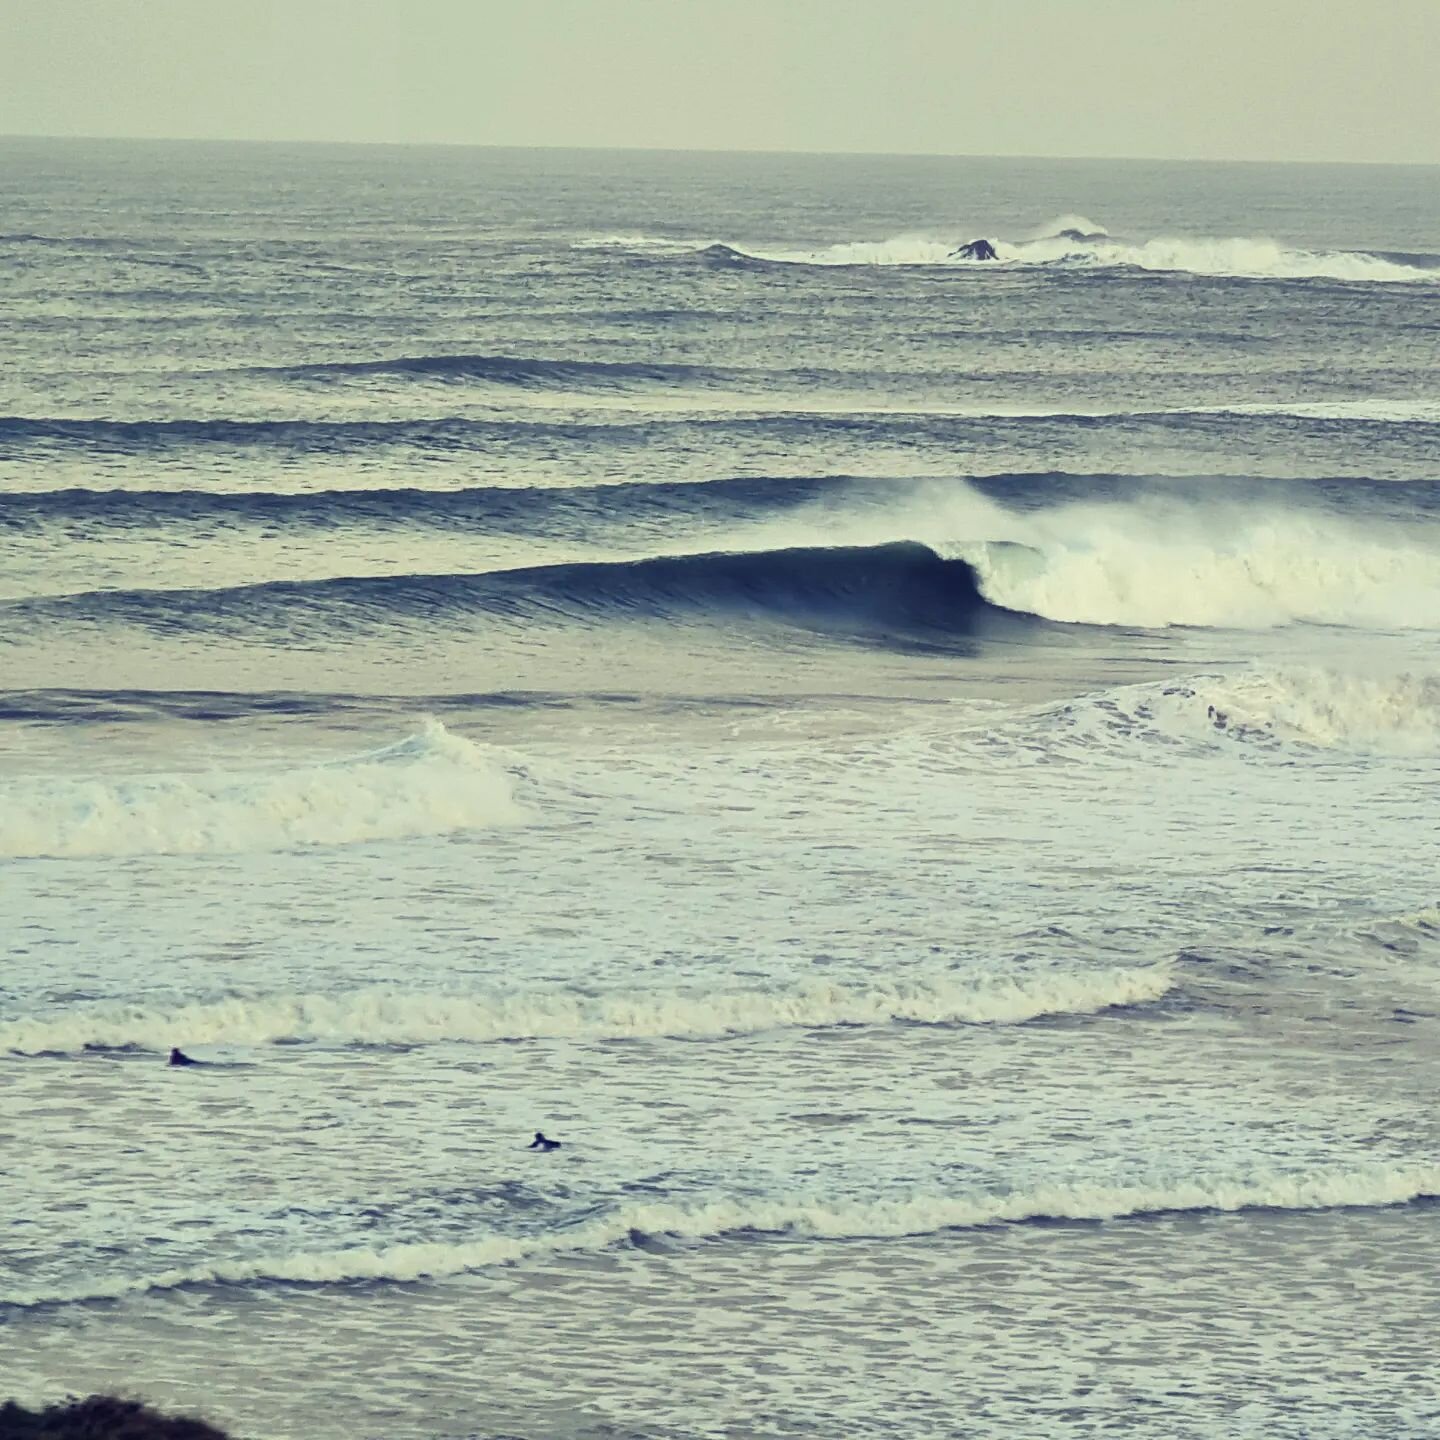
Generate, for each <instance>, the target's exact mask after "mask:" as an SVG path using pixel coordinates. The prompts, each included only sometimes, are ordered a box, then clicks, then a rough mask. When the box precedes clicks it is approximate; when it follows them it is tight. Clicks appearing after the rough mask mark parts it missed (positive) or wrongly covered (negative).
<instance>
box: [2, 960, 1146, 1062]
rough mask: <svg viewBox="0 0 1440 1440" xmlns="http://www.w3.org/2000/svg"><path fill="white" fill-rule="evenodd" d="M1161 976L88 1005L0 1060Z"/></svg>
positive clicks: (983, 999)
mask: <svg viewBox="0 0 1440 1440" xmlns="http://www.w3.org/2000/svg"><path fill="white" fill-rule="evenodd" d="M1171 983H1172V977H1171V975H1170V972H1169V970H1168V969H1166V968H1164V967H1159V966H1155V967H1141V968H1135V969H1111V970H1096V971H1090V972H1075V973H1064V974H1044V973H1042V974H1035V975H1025V976H1018V977H1015V978H1013V979H1009V980H986V981H973V980H965V979H962V978H960V977H958V976H945V975H938V976H931V977H929V978H928V979H917V980H907V981H904V982H894V983H883V982H881V983H872V984H851V985H840V984H832V983H827V982H818V981H812V982H809V983H805V984H800V985H791V986H783V987H782V986H777V987H775V988H774V989H766V990H760V989H753V990H731V991H723V990H722V991H710V992H703V993H696V992H690V991H680V990H651V991H646V990H621V991H613V992H610V993H602V994H599V995H587V994H581V993H578V992H574V991H566V990H543V991H494V992H492V993H489V994H473V993H472V994H449V993H444V992H428V993H427V992H415V991H402V990H396V989H389V988H370V989H362V990H354V991H351V992H349V993H348V994H342V995H335V996H327V995H258V996H250V997H245V996H235V997H231V998H227V999H223V1000H216V1001H213V1002H209V1003H205V1004H193V1005H181V1006H176V1007H172V1008H162V1007H157V1008H147V1007H139V1006H115V1007H97V1008H95V1009H92V1010H87V1011H81V1012H75V1011H71V1012H68V1013H67V1014H65V1015H64V1016H61V1017H58V1018H45V1019H35V1020H18V1021H12V1022H11V1023H9V1024H6V1025H3V1026H0V1052H3V1051H6V1050H9V1051H15V1052H19V1053H22V1054H36V1053H40V1052H56V1051H74V1050H79V1049H81V1048H83V1047H84V1046H86V1045H97V1046H123V1045H138V1046H142V1047H148V1048H151V1049H155V1050H163V1049H165V1048H166V1047H167V1046H169V1045H171V1044H173V1043H175V1041H174V1037H176V1036H181V1037H183V1039H184V1041H185V1043H186V1044H190V1045H200V1044H207V1045H208V1044H214V1045H264V1044H269V1043H273V1042H276V1041H280V1040H288V1041H296V1040H305V1041H316V1042H322V1043H326V1044H341V1045H344V1044H357V1043H366V1044H416V1043H424V1042H427V1041H446V1040H450V1041H468V1042H486V1041H493V1040H520V1039H562V1038H563V1039H588V1040H606V1039H624V1038H630V1037H640V1036H674V1037H681V1038H688V1039H713V1038H719V1037H722V1036H726V1035H740V1034H750V1033H754V1032H757V1031H764V1030H778V1029H790V1028H803V1029H810V1028H816V1029H818V1028H822V1027H826V1026H834V1025H885V1024H890V1023H892V1022H894V1021H910V1022H914V1023H921V1024H934V1025H946V1024H1019V1023H1022V1022H1024V1021H1026V1020H1033V1019H1035V1018H1037V1017H1038V1016H1041V1015H1067V1014H1068V1015H1086V1014H1092V1013H1094V1012H1096V1011H1100V1010H1105V1009H1109V1008H1111V1007H1114V1006H1123V1005H1138V1004H1144V1003H1146V1002H1148V1001H1152V1000H1158V999H1159V998H1160V997H1161V996H1162V995H1164V994H1165V992H1166V991H1167V990H1168V989H1169V988H1170V986H1171Z"/></svg>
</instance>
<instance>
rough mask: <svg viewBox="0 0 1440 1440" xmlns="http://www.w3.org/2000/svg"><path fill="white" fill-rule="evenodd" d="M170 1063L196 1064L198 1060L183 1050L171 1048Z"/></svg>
mask: <svg viewBox="0 0 1440 1440" xmlns="http://www.w3.org/2000/svg"><path fill="white" fill-rule="evenodd" d="M170 1063H171V1064H172V1065H198V1064H199V1063H200V1062H199V1061H198V1060H192V1059H191V1058H190V1057H189V1056H188V1055H187V1054H186V1053H185V1052H184V1051H183V1050H171V1052H170Z"/></svg>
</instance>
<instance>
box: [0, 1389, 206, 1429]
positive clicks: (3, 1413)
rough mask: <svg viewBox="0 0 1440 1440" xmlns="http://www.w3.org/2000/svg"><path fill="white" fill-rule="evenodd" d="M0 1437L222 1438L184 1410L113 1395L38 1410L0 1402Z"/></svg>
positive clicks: (9, 1401) (70, 1401)
mask: <svg viewBox="0 0 1440 1440" xmlns="http://www.w3.org/2000/svg"><path fill="white" fill-rule="evenodd" d="M0 1440H227V1437H226V1434H225V1432H224V1431H223V1430H217V1429H216V1428H215V1427H214V1426H213V1425H207V1424H206V1423H205V1422H204V1421H203V1420H196V1419H194V1418H192V1417H191V1416H188V1415H162V1414H161V1413H160V1412H159V1411H158V1410H152V1409H151V1408H150V1407H149V1406H148V1405H143V1404H141V1402H140V1401H138V1400H121V1399H120V1398H119V1397H118V1396H115V1395H91V1396H89V1397H88V1398H87V1399H84V1400H75V1399H67V1400H64V1401H62V1402H60V1403H58V1404H55V1405H47V1406H46V1407H45V1408H44V1409H43V1410H27V1409H26V1408H25V1407H24V1406H23V1405H17V1404H16V1403H15V1402H14V1401H13V1400H7V1401H6V1402H5V1404H4V1405H0Z"/></svg>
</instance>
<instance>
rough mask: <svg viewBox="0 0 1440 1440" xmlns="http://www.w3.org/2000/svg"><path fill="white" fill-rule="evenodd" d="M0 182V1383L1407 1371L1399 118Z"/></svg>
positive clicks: (1410, 893)
mask: <svg viewBox="0 0 1440 1440" xmlns="http://www.w3.org/2000/svg"><path fill="white" fill-rule="evenodd" d="M0 189H3V197H4V225H3V228H4V231H5V233H4V235H3V236H0V256H3V259H4V265H5V269H4V272H3V275H4V278H3V281H0V284H3V286H4V292H5V320H6V339H5V341H4V345H5V358H6V364H5V365H4V367H3V369H0V534H3V546H0V606H3V625H0V861H3V877H0V887H3V888H0V933H3V945H4V969H3V974H0V1123H3V1127H4V1130H5V1132H6V1140H7V1146H6V1157H7V1163H6V1165H5V1167H4V1171H5V1174H4V1178H3V1179H0V1377H3V1388H4V1389H6V1390H8V1391H10V1392H12V1393H14V1394H16V1395H18V1396H20V1397H22V1398H28V1399H39V1398H53V1397H55V1396H58V1395H60V1394H63V1393H65V1392H67V1391H83V1390H85V1389H89V1388H93V1387H99V1386H119V1387H121V1388H125V1389H127V1390H130V1391H138V1392H140V1393H144V1394H147V1395H149V1396H151V1397H152V1398H154V1399H156V1400H158V1401H161V1402H162V1403H167V1404H181V1405H186V1406H190V1407H193V1408H198V1409H202V1410H204V1411H206V1412H207V1413H209V1414H210V1415H212V1416H213V1417H215V1418H216V1419H218V1420H221V1421H222V1422H226V1423H229V1424H230V1425H232V1426H233V1427H234V1428H235V1429H236V1430H237V1432H238V1433H240V1434H242V1435H254V1436H267V1437H275V1436H278V1437H285V1436H296V1437H298V1436H302V1435H303V1436H306V1437H336V1440H338V1437H341V1436H345V1437H350V1436H354V1435H356V1434H363V1435H382V1434H383V1435H387V1436H396V1437H436V1436H444V1435H458V1434H479V1435H491V1434H498V1433H501V1432H504V1433H509V1434H524V1435H530V1436H535V1437H540V1436H547V1437H548V1436H556V1435H600V1434H606V1435H616V1434H618V1435H629V1434H632V1433H635V1434H640V1433H643V1434H646V1435H674V1436H682V1435H683V1436H721V1435H724V1436H760V1435H775V1436H800V1435H826V1436H835V1435H846V1436H871V1435H873V1436H880V1435H886V1436H890V1435H898V1436H906V1437H910V1436H915V1437H921V1436H931V1435H937V1436H938V1435H954V1434H965V1435H973V1436H997V1437H998V1436H1006V1437H1013V1436H1017V1435H1044V1436H1082V1435H1093V1434H1100V1433H1105V1434H1120V1435H1134V1436H1161V1435H1163V1436H1167V1437H1168V1436H1194V1437H1201V1436H1206V1437H1208V1436H1220V1435H1226V1436H1229V1435H1255V1436H1262V1435H1263V1436H1277V1437H1290V1436H1295V1437H1298V1436H1302V1435H1303V1436H1307V1437H1332V1436H1334V1437H1339V1436H1361V1435H1364V1436H1375V1435H1386V1436H1406V1435H1414V1436H1421V1435H1432V1434H1434V1433H1435V1431H1436V1429H1437V1427H1440V1384H1437V1381H1436V1376H1435V1372H1434V1367H1433V1354H1434V1348H1435V1344H1436V1342H1437V1340H1440V1328H1437V1319H1440V1316H1437V1306H1436V1302H1435V1300H1434V1298H1433V1286H1432V1285H1431V1284H1430V1280H1429V1276H1430V1271H1431V1266H1430V1263H1429V1260H1430V1255H1431V1253H1432V1251H1433V1248H1434V1244H1435V1241H1436V1214H1437V1211H1436V1209H1435V1205H1434V1197H1436V1196H1437V1195H1440V1151H1437V1144H1440V1121H1437V1119H1436V1116H1435V1111H1434V1105H1433V1097H1434V1095H1435V1093H1436V1089H1437V1085H1440V1058H1437V1050H1436V1043H1435V1042H1436V1036H1437V1028H1436V1027H1437V1024H1440V972H1437V965H1440V908H1437V905H1440V885H1437V878H1436V876H1437V866H1436V861H1437V818H1436V817H1437V815H1440V808H1437V805H1436V798H1437V790H1436V760H1437V755H1440V666H1437V662H1436V658H1435V648H1434V647H1435V640H1436V633H1437V631H1440V543H1437V542H1440V390H1437V388H1436V381H1435V377H1436V375H1437V373H1440V368H1437V362H1440V322H1437V318H1436V317H1437V313H1440V175H1437V173H1436V172H1434V171H1427V170H1419V169H1414V170H1401V169H1395V170H1382V169H1366V168H1361V167H1345V168H1335V169H1324V168H1283V167H1264V166H1243V167H1240V166H1236V167H1225V166H1193V167H1182V168H1168V169H1167V168H1166V167H1163V166H1156V165H1148V164H1138V163H1136V164H1118V163H1116V164H1100V163H1089V162H1084V163H1082V162H1073V163H1064V164H1061V163H1042V162H1033V161H1026V162H1016V161H1005V162H1000V161H939V160H924V161H922V160H903V159H867V160H858V159H840V158H831V159H821V158H815V157H759V156H752V157H724V156H709V157H695V156H683V157H682V156H646V155H603V154H588V155H580V154H565V153H551V154H542V153H519V152H514V153H508V152H476V151H461V150H455V151H425V150H383V149H364V148H356V149H333V150H331V149H325V148H323V147H298V148H293V149H287V148H285V147H263V146H259V147H240V146H237V147H223V146H160V145H140V144H113V145H95V144H81V143H64V142H19V141H7V142H4V143H3V146H0ZM1077 210H1079V211H1083V212H1084V214H1082V215H1077V214H1075V213H1074V212H1075V211H1077ZM1087 217H1090V218H1087ZM1062 231H1067V232H1072V233H1070V234H1065V235H1062V234H1061V233H1060V232H1062ZM979 235H986V236H990V237H993V238H994V239H995V240H996V243H997V246H998V249H999V252H1000V260H999V261H998V262H996V263H990V264H984V263H971V262H965V261H963V260H958V259H955V258H953V255H952V252H953V251H954V249H955V248H956V246H957V245H958V244H959V243H961V242H963V241H966V240H969V239H972V238H974V237H976V236H979ZM172 1045H180V1046H183V1047H184V1048H185V1049H186V1050H187V1051H188V1052H189V1053H190V1054H192V1055H193V1056H195V1057H196V1058H197V1059H200V1060H202V1061H204V1062H205V1065H204V1066H203V1067H197V1068H193V1069H171V1068H169V1067H167V1066H166V1064H165V1063H164V1059H165V1054H166V1052H167V1051H168V1049H169V1047H171V1046H172ZM537 1128H543V1129H544V1130H545V1131H547V1132H549V1133H550V1134H553V1135H555V1136H558V1137H559V1138H560V1139H562V1140H563V1142H564V1145H563V1148H562V1149H561V1150H560V1151H558V1152H556V1153H554V1154H549V1155H542V1154H537V1153H531V1152H529V1151H527V1150H526V1148H525V1146H526V1144H527V1142H528V1140H529V1138H530V1135H531V1133H532V1132H533V1131H535V1130H536V1129H537Z"/></svg>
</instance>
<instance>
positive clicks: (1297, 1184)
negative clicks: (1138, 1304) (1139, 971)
mask: <svg viewBox="0 0 1440 1440" xmlns="http://www.w3.org/2000/svg"><path fill="white" fill-rule="evenodd" d="M1437 1195H1440V1166H1436V1165H1384V1164H1376V1165H1368V1166H1363V1167H1355V1168H1352V1169H1333V1170H1316V1171H1301V1172H1294V1171H1286V1170H1279V1169H1275V1170H1259V1171H1254V1172H1249V1173H1243V1174H1239V1175H1210V1176H1197V1177H1193V1178H1185V1179H1176V1180H1172V1181H1160V1182H1157V1183H1155V1184H1152V1185H1144V1184H1135V1185H1097V1184H1084V1183H1070V1184H1064V1183H1058V1184H1054V1185H1050V1186H1041V1187H1037V1188H1035V1189H1032V1190H1025V1191H1009V1192H1002V1191H988V1190H974V1191H969V1192H965V1193H961V1194H956V1195H911V1196H907V1197H905V1198H901V1199H894V1200H869V1201H863V1200H862V1201H848V1202H847V1201H839V1200H828V1199H808V1198H798V1197H797V1198H795V1199H793V1200H783V1201H766V1200H760V1199H753V1200H752V1199H726V1200H718V1201H714V1202H711V1203H709V1204H697V1205H692V1206H682V1205H664V1204H661V1205H627V1206H623V1207H621V1208H620V1209H618V1210H617V1211H615V1212H614V1213H612V1214H609V1215H606V1216H603V1217H601V1218H599V1219H595V1220H591V1221H589V1222H588V1223H584V1224H579V1225H575V1226H572V1227H569V1228H566V1229H563V1230H559V1231H553V1232H551V1233H548V1234H534V1235H525V1236H510V1235H498V1234H492V1235H486V1236H483V1237H479V1238H476V1239H474V1240H470V1241H462V1242H459V1243H448V1244H447V1243H442V1242H433V1243H414V1244H402V1245H392V1246H386V1247H383V1248H368V1247H355V1248H350V1249H339V1250H326V1251H315V1252H304V1251H301V1252H296V1253H291V1254H288V1255H272V1256H259V1257H256V1258H253V1259H244V1260H230V1261H223V1262H220V1263H218V1264H214V1265H197V1266H193V1267H190V1268H185V1269H172V1270H162V1271H157V1272H155V1273H153V1274H150V1275H146V1276H142V1277H136V1278H114V1279H109V1278H101V1277H96V1278H95V1279H94V1280H92V1281H90V1282H88V1283H85V1284H82V1285H79V1286H73V1287H68V1288H60V1287H57V1288H55V1289H50V1290H44V1289H12V1290H5V1291H0V1306H18V1307H27V1308H28V1307H33V1306H37V1305H47V1304H65V1303H78V1302H84V1301H94V1300H110V1299H120V1298H122V1297H124V1296H126V1295H136V1294H143V1293H145V1292H147V1291H156V1290H175V1289H181V1288H189V1287H200V1286H208V1285H267V1284H283V1283H294V1284H307V1285H327V1284H344V1283H353V1282H356V1281H407V1282H413V1281H419V1280H432V1279H441V1278H444V1277H446V1276H450V1275H460V1274H464V1273H466V1272H468V1271H473V1270H484V1269H488V1268H491V1267H493V1266H500V1265H513V1264H516V1263H517V1262H520V1261H524V1260H527V1259H535V1258H540V1257H543V1256H547V1255H554V1254H563V1253H573V1252H581V1253H583V1252H587V1251H592V1252H593V1251H602V1250H608V1249H611V1248H612V1247H614V1246H617V1245H622V1244H625V1243H627V1242H628V1243H634V1242H635V1241H637V1240H643V1239H645V1238H648V1237H650V1236H671V1237H674V1238H676V1239H681V1240H718V1239H725V1238H731V1239H739V1240H743V1239H745V1238H747V1237H750V1236H754V1235H757V1234H758V1235H784V1236H789V1237H792V1238H795V1239H808V1240H885V1239H900V1238H905V1237H909V1236H924V1235H933V1234H938V1233H941V1232H943V1231H946V1230H963V1229H975V1228H978V1227H982V1226H993V1225H1006V1224H1023V1223H1025V1222H1027V1221H1034V1220H1120V1219H1133V1218H1139V1217H1144V1216H1149V1215H1164V1214H1171V1213H1177V1212H1178V1213H1198V1214H1204V1213H1205V1212H1213V1211H1220V1212H1234V1211H1243V1210H1331V1209H1351V1208H1365V1209H1372V1208H1378V1207H1384V1206H1393V1205H1407V1204H1411V1203H1413V1202H1414V1201H1417V1200H1425V1199H1430V1198H1432V1197H1435V1196H1437Z"/></svg>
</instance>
